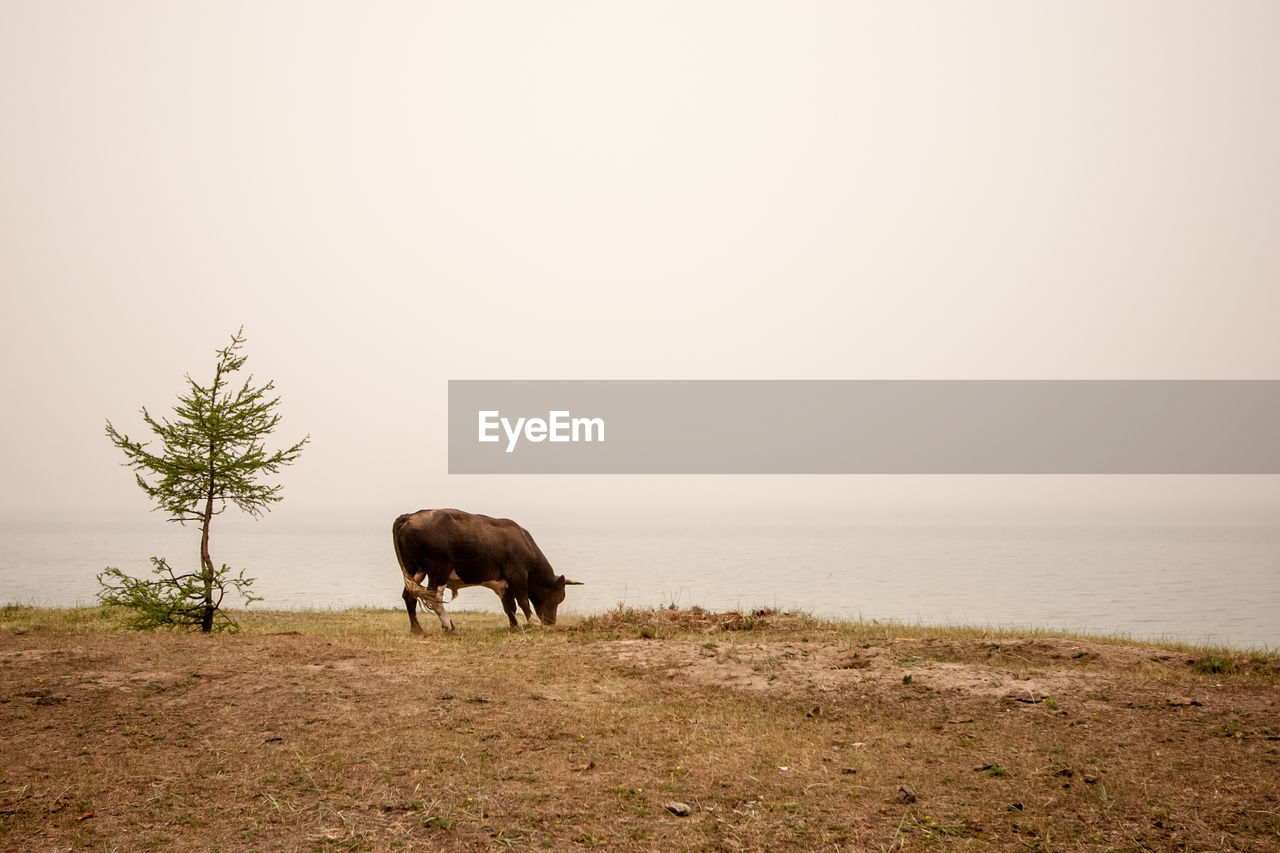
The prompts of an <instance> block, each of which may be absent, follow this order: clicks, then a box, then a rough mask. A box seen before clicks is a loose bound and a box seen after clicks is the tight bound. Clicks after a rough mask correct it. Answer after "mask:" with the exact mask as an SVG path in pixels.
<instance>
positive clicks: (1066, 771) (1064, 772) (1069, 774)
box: [1054, 767, 1075, 778]
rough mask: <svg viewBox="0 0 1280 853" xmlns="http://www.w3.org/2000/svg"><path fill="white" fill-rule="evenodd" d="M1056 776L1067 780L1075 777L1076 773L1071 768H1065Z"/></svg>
mask: <svg viewBox="0 0 1280 853" xmlns="http://www.w3.org/2000/svg"><path fill="white" fill-rule="evenodd" d="M1054 775H1055V776H1066V777H1067V778H1071V777H1072V776H1074V775H1075V771H1074V770H1072V769H1071V768H1070V767H1064V768H1062V769H1061V770H1059V771H1058V772H1057V773H1055V774H1054Z"/></svg>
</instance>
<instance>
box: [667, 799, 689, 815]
mask: <svg viewBox="0 0 1280 853" xmlns="http://www.w3.org/2000/svg"><path fill="white" fill-rule="evenodd" d="M662 807H663V808H664V809H666V810H667V811H669V812H671V813H672V814H673V815H675V816H676V817H688V816H689V804H688V803H681V802H677V801H676V800H672V801H671V802H669V803H663V804H662Z"/></svg>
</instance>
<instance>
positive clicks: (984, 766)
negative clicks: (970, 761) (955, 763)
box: [973, 764, 995, 773]
mask: <svg viewBox="0 0 1280 853" xmlns="http://www.w3.org/2000/svg"><path fill="white" fill-rule="evenodd" d="M994 766H995V765H994V764H975V765H974V767H973V772H975V773H980V772H982V771H983V770H990V769H991V768H992V767H994Z"/></svg>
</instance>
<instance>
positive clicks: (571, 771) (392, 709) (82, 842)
mask: <svg viewBox="0 0 1280 853" xmlns="http://www.w3.org/2000/svg"><path fill="white" fill-rule="evenodd" d="M456 621H457V624H458V626H459V631H458V635H457V636H444V635H442V634H440V633H439V632H438V631H432V632H430V633H429V634H428V636H427V637H426V638H422V639H414V638H411V637H409V636H408V632H407V621H406V620H405V619H404V614H403V613H399V614H397V613H394V612H390V611H344V612H341V613H312V614H306V613H303V614H259V615H254V616H252V617H247V618H246V619H245V623H244V624H245V631H244V633H242V634H239V635H223V636H213V637H203V636H194V635H187V634H165V633H161V634H133V633H123V632H119V631H116V630H113V629H112V628H111V622H110V621H109V620H108V619H107V617H106V615H104V614H103V613H101V612H100V611H98V610H96V609H94V610H85V611H41V610H35V609H33V608H15V607H11V608H5V609H4V613H3V615H2V616H0V726H2V727H3V728H2V731H3V732H4V748H3V753H4V760H3V762H2V767H0V850H6V851H7V850H13V851H44V850H50V851H52V850H79V849H101V850H148V849H157V850H336V849H353V850H394V849H409V850H473V849H474V850H487V849H499V848H504V847H506V848H516V847H520V848H526V847H532V848H537V849H557V850H559V849H577V848H580V847H601V848H604V849H621V850H671V849H685V850H763V849H774V848H779V847H780V848H785V849H800V850H891V849H892V850H909V849H925V848H928V847H933V846H937V847H940V848H956V849H969V850H987V849H997V850H1002V849H1008V850H1099V851H1101V850H1241V851H1244V850H1249V851H1255V850H1280V705H1278V704H1277V703H1278V701H1280V686H1278V685H1280V659H1278V658H1277V657H1276V656H1274V655H1263V654H1244V653H1230V652H1226V651H1223V650H1194V649H1185V648H1177V647H1174V648H1160V647H1154V646H1136V645H1124V644H1118V643H1113V642H1106V641H1099V640H1087V639H1075V638H1063V637H1053V636H1041V635H1038V634H1029V635H1026V636H1020V635H1017V634H1013V633H998V634H984V633H983V632H978V631H963V630H951V631H947V630H928V629H906V628H901V627H894V626H880V625H874V624H873V625H858V626H852V625H839V624H835V623H823V622H818V621H815V620H811V619H806V618H804V617H793V616H786V615H783V614H775V613H759V614H736V613H731V614H709V613H704V612H701V611H696V610H695V611H687V610H686V611H643V612H634V611H617V612H615V613H612V614H607V615H606V616H603V617H595V618H591V619H582V620H578V621H577V622H576V623H574V622H572V621H571V622H570V624H568V625H565V626H560V627H557V628H553V629H535V630H527V631H516V632H512V631H508V630H505V629H503V628H502V627H500V625H499V624H498V622H497V620H496V619H495V618H494V617H492V616H487V615H480V614H460V615H459V616H458V617H457V618H456Z"/></svg>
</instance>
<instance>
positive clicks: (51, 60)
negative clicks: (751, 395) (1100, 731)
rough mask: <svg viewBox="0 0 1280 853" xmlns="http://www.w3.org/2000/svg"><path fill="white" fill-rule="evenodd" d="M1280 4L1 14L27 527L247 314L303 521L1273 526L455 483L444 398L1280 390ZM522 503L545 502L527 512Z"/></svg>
mask: <svg viewBox="0 0 1280 853" xmlns="http://www.w3.org/2000/svg"><path fill="white" fill-rule="evenodd" d="M1277 44H1280V4H1277V3H1275V2H1273V0H1261V2H1218V3H1205V2H1174V0H1156V2H1125V3H1117V2H1114V0H1105V1H1104V2H1071V3H1053V4H1049V3H1040V2H1021V1H1020V2H1008V3H977V2H956V3H936V4H935V3H931V4H924V3H912V2H896V3H869V2H868V3H859V2H832V3H819V2H770V3H751V2H742V0H732V2H687V0H684V1H682V2H658V0H644V2H626V3H608V2H451V3H425V2H403V3H391V2H362V3H351V2H349V3H326V2H314V0H308V2H261V0H253V2H229V0H217V2H181V3H174V2H169V0H158V1H157V2H145V3H144V2H132V0H116V2H111V3H101V2H58V3H50V2H47V0H34V2H20V1H19V0H3V2H0V280H2V281H3V287H4V310H3V311H2V312H0V347H2V348H3V354H4V368H3V378H2V380H0V381H2V383H3V384H2V386H0V393H3V399H4V401H5V406H4V408H5V416H4V417H3V419H0V480H2V481H3V483H4V490H3V495H0V507H3V508H8V509H15V508H29V507H34V508H57V509H62V510H71V511H74V510H78V509H90V508H97V507H118V508H134V507H136V508H142V507H145V506H147V504H146V501H145V498H144V497H143V496H142V495H141V493H140V492H138V490H137V488H136V487H135V486H134V485H133V482H132V478H131V475H130V474H129V473H128V472H127V471H126V470H125V469H123V468H120V467H119V465H118V462H119V461H120V459H121V458H122V457H120V456H119V454H118V452H117V451H116V450H115V449H114V448H113V447H111V445H110V443H109V442H108V441H107V439H106V438H105V437H104V436H103V434H102V430H103V422H104V420H105V419H106V418H108V417H109V418H111V419H112V420H113V422H115V423H116V424H117V426H119V427H121V428H124V429H127V430H130V431H133V432H137V429H138V427H139V425H140V423H141V422H140V419H139V418H138V417H137V410H138V408H139V406H141V405H143V404H145V405H147V406H148V407H149V408H151V409H152V410H153V412H160V411H164V410H165V409H167V407H168V406H169V405H170V404H171V403H172V401H173V399H174V396H175V395H176V394H177V393H178V392H179V391H180V390H181V388H182V375H183V373H185V372H188V371H190V372H192V373H193V374H194V375H195V376H197V377H207V375H208V374H209V373H210V372H211V368H212V364H213V356H212V353H213V350H214V349H215V348H217V347H219V346H222V345H223V344H224V343H225V341H226V338H227V336H228V334H229V333H230V332H231V331H233V330H235V329H236V328H237V327H238V326H240V325H241V324H242V323H243V324H244V327H245V331H246V333H247V335H248V337H249V343H248V348H247V351H248V354H249V367H250V368H252V369H253V370H254V372H255V373H256V374H257V375H258V376H261V377H273V378H274V379H275V380H276V383H277V386H278V390H279V391H280V393H281V394H282V395H283V398H284V405H283V411H284V414H285V422H284V424H283V427H282V430H281V438H282V439H286V438H294V437H296V436H297V435H300V434H302V433H304V432H310V434H311V436H312V440H313V443H312V445H311V447H310V448H308V450H307V452H306V454H305V455H304V456H303V458H302V460H301V462H300V463H299V465H298V466H297V467H296V468H295V469H293V470H291V471H290V472H289V474H288V475H287V477H286V479H285V482H286V489H287V499H286V503H285V505H284V507H283V508H284V509H293V510H297V511H312V510H317V511H318V510H321V509H334V510H335V511H336V510H343V509H356V510H359V511H362V512H363V511H368V512H371V513H375V514H376V513H384V514H394V513H396V512H400V511H405V510H412V509H417V508H419V507H425V506H443V505H458V506H464V507H467V508H472V509H476V510H479V511H489V512H495V513H500V514H513V515H517V516H518V514H519V513H524V514H526V515H527V514H534V515H540V516H544V517H545V516H547V515H554V514H556V513H558V512H578V511H588V510H591V511H599V512H613V511H616V512H646V511H651V510H656V509H661V508H664V507H665V508H674V509H676V510H678V511H688V512H691V513H694V514H696V513H698V512H701V511H704V510H710V508H712V507H722V506H725V505H729V506H735V507H743V508H747V509H751V510H754V511H768V510H770V509H773V508H778V509H781V510H800V509H804V508H806V507H810V506H821V505H828V506H832V507H845V506H848V507H861V508H862V509H863V510H866V509H867V508H870V509H871V510H875V509H877V508H884V507H890V508H892V507H915V506H926V505H933V504H938V505H970V504H988V503H989V504H992V505H1001V506H1010V507H1017V506H1022V507H1025V506H1044V507H1056V506H1059V505H1069V504H1074V505H1079V506H1086V507H1088V506H1094V507H1103V508H1106V507H1112V506H1121V505H1127V506H1136V507H1139V508H1141V507H1145V506H1166V505H1169V506H1183V507H1198V506H1209V507H1217V508H1219V509H1225V511H1228V512H1230V511H1232V510H1233V508H1236V507H1263V508H1264V509H1265V508H1271V509H1275V508H1278V507H1280V484H1278V483H1277V479H1280V478H1267V477H1246V478H1194V477H1187V478H1101V477H1099V478H1044V477H1041V478H1015V477H1004V478H927V477H926V478H920V477H916V478H884V477H880V478H870V477H865V478H856V477H829V478H801V477H795V478H783V477H759V478H658V477H611V478H604V477H579V478H569V477H565V478H549V477H522V478H498V477H449V476H448V475H447V474H446V446H445V426H446V422H445V403H446V382H447V380H448V379H451V378H452V379H464V378H472V379H478V378H555V379H568V378H818V379H826V378H831V379H838V378H851V379H857V378H1083V379H1089V378H1189V379H1199V378H1242V379H1244V378H1266V379H1275V378H1280V334H1278V333H1277V321H1278V319H1280V239H1278V237H1277V235H1278V234H1280V153H1278V152H1280V51H1278V50H1277V49H1276V45H1277ZM518 517H519V516H518Z"/></svg>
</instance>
